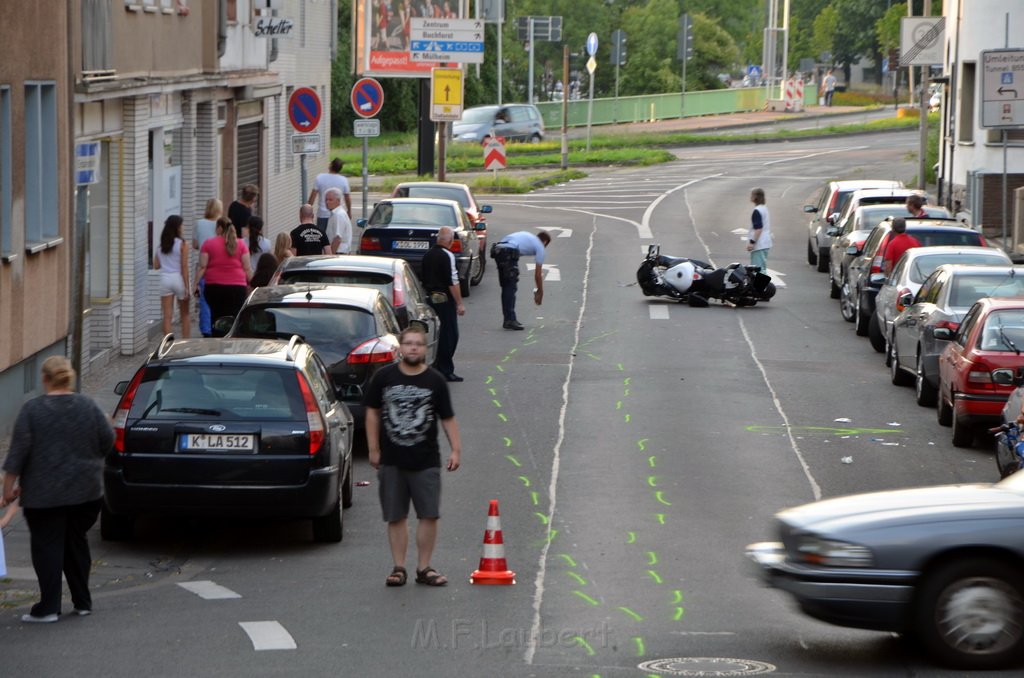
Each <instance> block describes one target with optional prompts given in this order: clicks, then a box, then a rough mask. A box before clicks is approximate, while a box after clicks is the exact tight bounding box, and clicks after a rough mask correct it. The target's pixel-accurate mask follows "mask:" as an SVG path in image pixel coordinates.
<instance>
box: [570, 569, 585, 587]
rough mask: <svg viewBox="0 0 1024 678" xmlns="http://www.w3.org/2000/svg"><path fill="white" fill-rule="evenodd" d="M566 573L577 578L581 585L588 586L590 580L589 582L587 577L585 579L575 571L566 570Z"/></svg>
mask: <svg viewBox="0 0 1024 678" xmlns="http://www.w3.org/2000/svg"><path fill="white" fill-rule="evenodd" d="M566 574H567V575H569V576H570V577H572V578H573V579H575V580H576V583H577V584H579V585H580V586H586V585H587V584H588V583H589V582H587V580H586V579H584V578H583V577H581V576H579V575H578V574H576V573H575V572H566Z"/></svg>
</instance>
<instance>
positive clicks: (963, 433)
mask: <svg viewBox="0 0 1024 678" xmlns="http://www.w3.org/2000/svg"><path fill="white" fill-rule="evenodd" d="M952 418H953V422H952V423H953V447H971V446H972V445H974V427H972V426H971V425H970V423H968V420H966V419H964V418H963V417H960V416H959V415H957V413H956V408H955V407H954V408H953V417H952Z"/></svg>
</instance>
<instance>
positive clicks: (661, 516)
mask: <svg viewBox="0 0 1024 678" xmlns="http://www.w3.org/2000/svg"><path fill="white" fill-rule="evenodd" d="M654 517H655V518H656V519H657V521H658V524H659V525H664V524H665V514H664V513H655V514H654Z"/></svg>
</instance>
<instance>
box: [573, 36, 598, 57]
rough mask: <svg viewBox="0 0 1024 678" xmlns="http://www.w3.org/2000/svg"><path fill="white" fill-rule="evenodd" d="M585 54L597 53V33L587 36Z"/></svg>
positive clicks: (592, 54)
mask: <svg viewBox="0 0 1024 678" xmlns="http://www.w3.org/2000/svg"><path fill="white" fill-rule="evenodd" d="M576 44H579V43H576ZM587 54H589V55H590V56H594V55H595V54H597V33H591V34H590V35H588V36H587Z"/></svg>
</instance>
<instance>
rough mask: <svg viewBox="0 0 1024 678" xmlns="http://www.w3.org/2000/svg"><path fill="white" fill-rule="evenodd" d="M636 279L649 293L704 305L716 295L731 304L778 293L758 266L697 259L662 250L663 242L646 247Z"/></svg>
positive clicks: (750, 303) (748, 302)
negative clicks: (715, 263) (718, 264)
mask: <svg viewBox="0 0 1024 678" xmlns="http://www.w3.org/2000/svg"><path fill="white" fill-rule="evenodd" d="M636 280H637V282H638V283H639V284H640V289H641V290H643V293H644V296H647V297H665V298H667V299H674V300H676V301H679V302H686V303H688V304H689V305H690V306H694V307H698V308H704V307H706V306H708V303H709V300H711V299H717V300H719V301H721V302H722V303H723V304H730V305H732V306H753V305H755V304H757V302H759V301H768V300H769V299H771V298H772V297H773V296H775V284H774V283H772V279H771V276H769V275H768V274H766V273H763V272H762V271H761V267H759V266H747V265H744V264H738V263H733V264H729V265H728V266H726V267H725V268H715V267H713V266H711V265H710V264H707V263H705V262H703V261H698V260H697V259H687V258H685V257H669V256H664V255H662V254H661V245H658V244H657V243H654V244H652V245H650V246H649V247H648V248H647V256H646V257H645V258H644V261H643V263H641V264H640V268H638V269H637V271H636Z"/></svg>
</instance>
